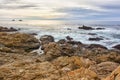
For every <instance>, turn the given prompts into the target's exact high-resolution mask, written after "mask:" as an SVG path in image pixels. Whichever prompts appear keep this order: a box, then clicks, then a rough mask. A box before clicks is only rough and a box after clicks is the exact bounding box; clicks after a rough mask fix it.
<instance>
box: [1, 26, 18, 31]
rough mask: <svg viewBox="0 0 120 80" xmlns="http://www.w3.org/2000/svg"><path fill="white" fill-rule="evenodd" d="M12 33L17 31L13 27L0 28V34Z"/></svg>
mask: <svg viewBox="0 0 120 80" xmlns="http://www.w3.org/2000/svg"><path fill="white" fill-rule="evenodd" d="M13 31H18V30H17V29H15V28H13V27H11V28H7V27H2V26H0V32H13Z"/></svg>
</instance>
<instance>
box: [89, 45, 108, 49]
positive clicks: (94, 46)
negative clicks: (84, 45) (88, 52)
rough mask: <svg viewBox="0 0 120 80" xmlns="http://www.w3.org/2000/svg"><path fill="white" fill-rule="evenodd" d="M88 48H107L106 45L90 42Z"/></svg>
mask: <svg viewBox="0 0 120 80" xmlns="http://www.w3.org/2000/svg"><path fill="white" fill-rule="evenodd" d="M88 48H90V49H93V48H102V49H107V48H106V47H105V46H103V45H100V44H90V45H89V46H88Z"/></svg>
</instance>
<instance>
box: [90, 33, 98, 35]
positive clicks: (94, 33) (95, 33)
mask: <svg viewBox="0 0 120 80" xmlns="http://www.w3.org/2000/svg"><path fill="white" fill-rule="evenodd" d="M88 35H97V34H96V33H88Z"/></svg>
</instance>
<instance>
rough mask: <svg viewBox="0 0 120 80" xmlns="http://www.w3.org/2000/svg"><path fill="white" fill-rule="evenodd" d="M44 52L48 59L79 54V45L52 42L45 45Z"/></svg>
mask: <svg viewBox="0 0 120 80" xmlns="http://www.w3.org/2000/svg"><path fill="white" fill-rule="evenodd" d="M43 50H44V53H45V55H46V57H48V59H55V58H57V57H59V56H73V55H77V54H79V52H80V50H79V46H77V45H74V46H73V45H72V44H69V43H65V44H59V43H56V42H51V43H49V44H45V45H44V46H43Z"/></svg>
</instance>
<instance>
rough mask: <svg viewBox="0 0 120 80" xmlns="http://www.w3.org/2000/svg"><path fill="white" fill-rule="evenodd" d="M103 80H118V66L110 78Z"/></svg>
mask: <svg viewBox="0 0 120 80" xmlns="http://www.w3.org/2000/svg"><path fill="white" fill-rule="evenodd" d="M103 80H120V66H119V67H118V68H116V69H115V70H114V71H113V72H112V73H111V75H110V76H108V77H107V78H106V79H103Z"/></svg>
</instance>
